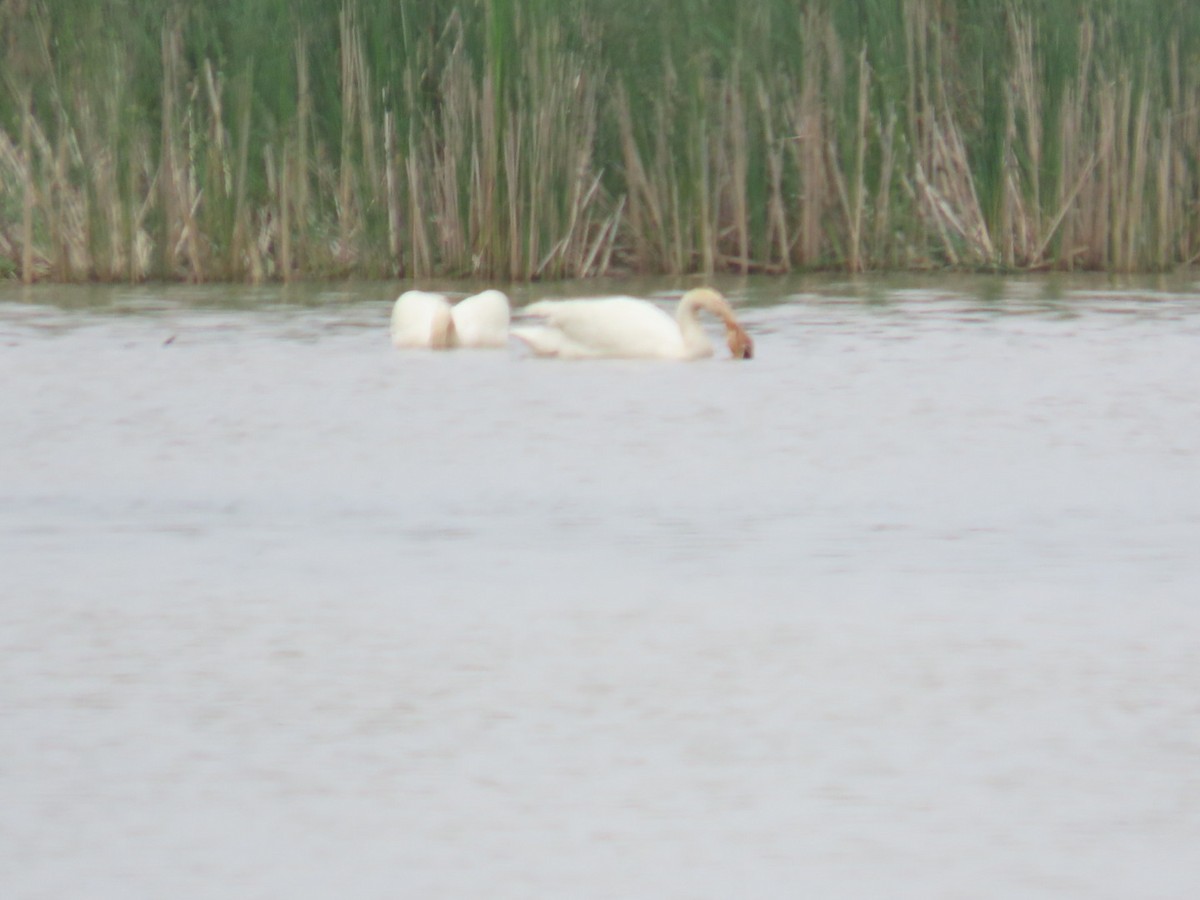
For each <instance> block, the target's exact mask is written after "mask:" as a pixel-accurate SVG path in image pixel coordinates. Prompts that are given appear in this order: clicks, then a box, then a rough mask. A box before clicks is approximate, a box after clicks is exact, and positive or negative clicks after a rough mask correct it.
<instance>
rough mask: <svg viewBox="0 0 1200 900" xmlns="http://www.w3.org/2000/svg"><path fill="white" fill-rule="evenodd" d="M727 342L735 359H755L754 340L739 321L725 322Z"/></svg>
mask: <svg viewBox="0 0 1200 900" xmlns="http://www.w3.org/2000/svg"><path fill="white" fill-rule="evenodd" d="M725 342H726V343H727V344H729V352H730V354H731V355H732V356H733V358H734V359H754V341H752V340H750V335H748V334H746V332H745V331H743V330H742V326H741V325H739V324H738V323H737V322H732V323H730V322H726V323H725Z"/></svg>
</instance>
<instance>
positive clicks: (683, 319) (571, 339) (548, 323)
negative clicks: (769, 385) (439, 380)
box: [512, 288, 754, 359]
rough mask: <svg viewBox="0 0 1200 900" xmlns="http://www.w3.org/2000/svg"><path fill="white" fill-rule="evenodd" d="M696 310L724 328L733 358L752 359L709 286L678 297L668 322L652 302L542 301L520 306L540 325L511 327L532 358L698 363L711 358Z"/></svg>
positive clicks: (722, 301) (730, 312) (726, 308)
mask: <svg viewBox="0 0 1200 900" xmlns="http://www.w3.org/2000/svg"><path fill="white" fill-rule="evenodd" d="M700 310H705V311H707V312H710V313H712V314H713V315H714V316H717V317H718V318H719V319H720V320H721V321H722V322H723V323H724V324H725V337H726V342H727V343H728V345H729V351H730V353H731V354H732V355H733V357H734V359H750V358H751V357H752V356H753V355H754V342H753V341H752V340H750V336H749V335H748V334H746V332H745V331H743V330H742V326H741V325H739V324H738V321H737V319H736V318H734V315H733V310H732V309H731V308H730V306H729V303H728V302H727V301H726V300H725V298H724V297H722V296H721V295H720V294H719V293H717V291H715V290H713V289H712V288H694V289H693V290H690V291H688V292H687V293H686V294H684V295H683V298H682V299H681V300H680V301H679V307H678V309H677V310H676V313H675V317H674V318H671V316H670V315H668V314H667V313H665V312H664V311H663V310H661V309H659V307H657V306H655V305H654V304H653V303H650V302H648V301H646V300H635V299H634V298H632V297H606V298H602V299H599V300H542V301H540V302H538V303H532V304H530V305H529V306H527V307H526V308H525V312H526V314H528V315H530V316H533V317H535V318H538V319H540V320H541V324H539V325H531V326H522V327H520V328H514V329H512V334H513V336H514V337H516V338H518V339H520V340H521V341H523V342H524V343H525V344H527V345H529V348H530V349H531V350H532V351H533V353H534V355H536V356H557V357H561V358H563V359H590V358H596V357H625V358H643V359H701V358H703V357H706V356H712V353H713V348H712V344H711V343H710V342H709V340H708V335H707V334H705V332H704V328H703V326H702V325H701V324H700V318H699V313H700Z"/></svg>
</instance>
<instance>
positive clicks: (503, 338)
mask: <svg viewBox="0 0 1200 900" xmlns="http://www.w3.org/2000/svg"><path fill="white" fill-rule="evenodd" d="M450 315H451V318H452V319H453V320H454V335H455V340H454V346H456V347H506V346H508V323H509V317H510V312H509V306H508V297H506V296H505V295H504V294H503V293H502V292H501V291H484V292H483V293H481V294H476V295H475V296H473V297H468V298H467V299H465V300H462V301H460V302H459V303H456V304H455V305H454V308H453V309H451V310H450Z"/></svg>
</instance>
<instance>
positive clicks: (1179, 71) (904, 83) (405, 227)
mask: <svg viewBox="0 0 1200 900" xmlns="http://www.w3.org/2000/svg"><path fill="white" fill-rule="evenodd" d="M1068 7H1069V8H1068ZM0 47H2V48H3V51H4V55H3V58H2V60H0V273H9V274H11V275H13V276H16V275H20V276H22V277H24V278H26V279H29V280H32V279H35V278H54V279H68V280H69V279H106V280H107V279H130V280H137V279H143V278H171V279H191V280H212V279H220V280H261V279H290V278H296V277H324V276H337V275H349V274H355V275H362V276H370V277H409V278H422V277H429V276H433V275H455V276H477V277H490V278H499V279H518V280H519V279H535V278H562V277H584V276H590V275H598V274H606V273H616V272H621V271H640V272H665V273H675V274H684V273H691V272H714V271H733V272H751V271H760V272H785V271H791V270H795V269H808V268H844V269H848V270H851V271H857V270H863V269H878V268H929V267H943V266H956V267H967V268H985V269H999V270H1018V269H1042V268H1064V269H1069V268H1095V269H1107V270H1114V271H1117V270H1120V271H1133V270H1155V269H1165V268H1169V267H1173V266H1178V265H1186V264H1190V263H1192V262H1194V261H1195V260H1196V259H1197V258H1200V234H1198V229H1197V225H1198V222H1197V215H1198V213H1197V209H1198V203H1197V201H1198V200H1200V171H1198V168H1200V167H1198V166H1197V163H1196V160H1197V159H1198V158H1200V106H1198V105H1197V103H1196V100H1195V98H1196V97H1197V96H1200V92H1198V90H1197V89H1198V88H1200V8H1197V7H1196V6H1195V4H1190V3H1181V2H1178V0H1147V2H1144V3H1141V4H1132V3H1129V2H1127V0H1097V2H1095V3H1092V4H1088V5H1086V7H1085V8H1084V9H1083V12H1080V8H1079V7H1078V5H1072V4H1061V3H1053V2H1050V0H1008V2H1001V3H996V2H986V0H950V2H945V0H942V2H935V0H858V2H853V3H845V2H833V0H809V2H805V0H763V2H760V3H754V4H746V3H740V2H737V0H671V2H667V0H638V2H634V0H608V2H606V3H603V4H600V3H587V2H584V0H562V2H551V0H525V2H517V0H460V2H451V0H427V2H423V3H408V2H404V3H396V2H393V0H246V2H244V3H239V4H224V5H222V4H206V5H204V6H201V5H199V4H194V3H187V2H183V0H139V2H134V0H109V2H106V3H104V4H97V3H94V2H91V0H25V2H20V3H9V4H4V5H3V6H0Z"/></svg>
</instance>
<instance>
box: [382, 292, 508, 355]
mask: <svg viewBox="0 0 1200 900" xmlns="http://www.w3.org/2000/svg"><path fill="white" fill-rule="evenodd" d="M508 323H509V305H508V297H506V296H505V295H504V294H503V293H502V292H501V291H495V290H488V291H483V292H482V293H480V294H475V295H474V296H472V297H468V298H466V299H465V300H463V301H461V302H460V303H458V304H456V305H454V306H451V305H450V301H449V300H447V299H446V297H445V295H443V294H434V293H430V292H429V291H405V292H404V293H403V294H401V295H400V296H399V297H398V298H397V300H396V303H395V305H394V306H393V307H392V343H393V344H394V345H395V346H397V347H426V348H429V349H432V350H450V349H453V348H456V347H503V346H505V345H506V344H507V343H508Z"/></svg>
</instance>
